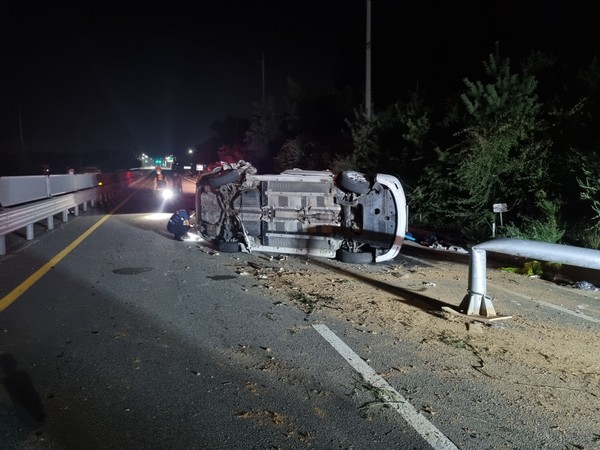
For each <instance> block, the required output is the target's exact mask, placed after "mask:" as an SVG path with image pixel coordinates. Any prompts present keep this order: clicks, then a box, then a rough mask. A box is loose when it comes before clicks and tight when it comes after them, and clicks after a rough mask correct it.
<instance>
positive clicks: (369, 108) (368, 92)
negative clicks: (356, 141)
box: [365, 0, 373, 120]
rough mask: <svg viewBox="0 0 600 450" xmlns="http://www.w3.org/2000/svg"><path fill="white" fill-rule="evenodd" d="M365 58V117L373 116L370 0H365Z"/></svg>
mask: <svg viewBox="0 0 600 450" xmlns="http://www.w3.org/2000/svg"><path fill="white" fill-rule="evenodd" d="M366 47H367V58H366V66H367V67H366V72H367V73H366V79H365V109H366V111H367V119H369V120H371V118H372V117H373V102H372V100H371V0H367V46H366Z"/></svg>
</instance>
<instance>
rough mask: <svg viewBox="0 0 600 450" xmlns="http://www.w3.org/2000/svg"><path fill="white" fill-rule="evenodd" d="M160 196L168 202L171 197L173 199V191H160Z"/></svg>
mask: <svg viewBox="0 0 600 450" xmlns="http://www.w3.org/2000/svg"><path fill="white" fill-rule="evenodd" d="M162 196H163V198H164V199H165V200H169V199H170V198H171V197H173V191H172V190H171V189H165V190H164V191H162Z"/></svg>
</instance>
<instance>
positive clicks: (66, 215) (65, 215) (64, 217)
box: [62, 209, 69, 222]
mask: <svg viewBox="0 0 600 450" xmlns="http://www.w3.org/2000/svg"><path fill="white" fill-rule="evenodd" d="M62 221H63V222H68V221H69V210H68V209H65V210H64V211H63V212H62Z"/></svg>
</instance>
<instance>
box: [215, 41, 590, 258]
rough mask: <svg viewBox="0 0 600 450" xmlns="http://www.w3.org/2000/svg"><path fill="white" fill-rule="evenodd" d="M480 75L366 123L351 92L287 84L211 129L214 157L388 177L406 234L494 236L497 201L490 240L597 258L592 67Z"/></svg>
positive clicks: (421, 93)
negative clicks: (404, 216) (400, 189)
mask: <svg viewBox="0 0 600 450" xmlns="http://www.w3.org/2000/svg"><path fill="white" fill-rule="evenodd" d="M482 68H483V70H482V73H481V75H478V76H477V78H479V79H472V78H468V77H465V78H464V79H463V80H462V83H459V85H457V86H456V88H455V89H454V90H453V91H452V92H449V93H448V94H447V95H446V96H444V97H443V98H442V97H440V96H439V95H438V96H436V97H434V98H431V97H430V96H429V95H428V93H427V91H426V90H423V89H419V88H417V89H415V90H413V91H410V92H407V94H406V96H405V98H403V99H400V100H397V101H394V102H392V103H389V104H387V105H385V106H384V107H382V108H379V109H375V113H374V115H373V116H372V117H371V118H368V117H367V116H366V114H365V110H364V107H357V105H360V104H361V101H362V99H361V96H360V95H359V94H357V92H356V91H355V90H354V89H352V88H349V87H339V86H338V87H336V88H333V89H331V90H330V91H328V92H314V91H311V90H309V89H306V88H304V87H302V86H300V85H299V84H297V83H295V82H294V81H293V80H288V85H289V89H288V94H287V96H286V98H283V99H273V98H270V99H267V101H265V102H264V103H260V104H257V105H256V107H255V112H254V114H253V115H252V117H251V118H250V120H248V121H247V127H240V124H239V120H238V119H233V118H230V117H229V118H226V119H225V120H224V121H216V122H214V123H213V125H212V128H213V130H214V131H215V132H216V133H217V134H219V135H221V136H223V137H224V142H225V145H223V146H222V147H221V148H220V149H219V152H218V156H217V158H218V159H220V160H235V159H247V160H249V161H251V162H253V163H254V164H255V165H256V166H257V167H258V168H259V171H261V172H268V171H272V170H274V171H282V170H285V169H289V168H294V167H300V168H306V169H330V170H332V171H333V172H339V171H341V170H344V169H354V170H360V171H364V172H367V173H374V172H383V173H389V174H392V175H395V176H397V177H398V178H399V179H400V180H401V181H402V183H403V185H404V188H405V190H406V192H407V200H408V202H409V205H410V211H411V217H410V224H411V225H413V226H421V227H427V228H430V229H435V230H438V231H439V232H444V233H453V234H455V235H457V236H460V237H461V238H463V239H464V240H465V241H466V243H470V242H478V241H481V240H483V239H487V238H489V237H490V236H491V233H492V229H493V225H494V224H496V222H498V217H497V214H496V213H495V212H494V211H493V209H492V205H493V204H496V203H501V204H506V206H507V212H505V213H504V215H503V226H501V227H500V226H498V227H497V228H496V235H501V236H506V237H519V238H526V239H535V240H540V241H545V242H555V243H558V242H560V243H569V244H574V245H580V246H584V247H590V248H600V159H599V158H598V151H599V144H600V139H599V130H600V127H599V126H598V121H599V120H600V110H599V104H600V103H599V101H598V100H599V98H598V95H599V94H598V92H599V91H598V87H599V84H600V64H599V61H598V59H597V58H596V57H592V58H591V59H590V60H589V61H587V62H585V63H584V64H580V65H573V63H569V64H566V63H565V62H564V61H561V60H559V58H557V57H556V56H553V55H551V54H547V53H542V52H539V51H533V52H531V53H530V54H529V56H527V57H526V58H524V59H523V60H522V61H520V62H519V63H518V64H513V63H512V62H511V60H510V58H505V57H502V56H501V55H500V53H499V51H498V50H496V51H495V52H494V53H492V54H490V55H489V56H488V57H487V59H486V60H485V61H483V62H482ZM232 122H235V130H236V132H235V133H228V129H230V128H231V126H232ZM241 129H242V130H245V132H240V130H241ZM496 225H500V224H496Z"/></svg>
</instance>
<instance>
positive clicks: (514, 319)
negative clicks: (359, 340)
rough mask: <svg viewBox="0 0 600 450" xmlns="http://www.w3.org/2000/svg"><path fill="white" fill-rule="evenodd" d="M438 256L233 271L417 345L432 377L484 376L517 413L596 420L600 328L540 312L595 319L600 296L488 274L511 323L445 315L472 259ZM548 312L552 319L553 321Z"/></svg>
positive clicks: (299, 303)
mask: <svg viewBox="0 0 600 450" xmlns="http://www.w3.org/2000/svg"><path fill="white" fill-rule="evenodd" d="M429 252H431V251H429ZM434 253H436V254H430V255H428V257H426V258H422V257H421V255H420V254H419V252H416V253H415V252H413V251H407V252H406V254H403V255H400V256H399V257H397V258H396V260H394V261H393V262H392V263H391V264H379V265H375V264H374V265H347V264H342V263H338V262H337V261H333V260H324V259H307V258H303V257H290V256H280V255H265V254H252V255H247V254H242V256H240V257H237V258H236V259H235V260H234V262H233V263H232V264H230V267H231V270H232V271H233V272H235V273H236V274H238V275H239V276H248V277H252V278H253V282H254V283H255V284H254V285H253V286H252V289H266V290H268V292H269V293H271V294H272V295H273V298H274V299H275V300H274V303H275V304H281V303H283V304H287V305H294V306H295V307H297V308H299V309H300V310H302V311H303V312H305V313H306V314H307V315H310V314H313V313H314V312H315V311H319V313H321V314H326V315H330V316H332V317H336V318H338V319H340V320H342V321H345V322H346V323H347V324H348V325H349V326H352V327H354V328H355V329H356V330H359V331H361V332H364V333H373V334H384V335H386V336H391V337H395V338H397V339H398V341H400V340H401V341H411V342H415V343H420V344H421V346H422V348H423V351H424V352H427V353H428V358H429V360H431V361H435V363H434V364H433V365H432V366H431V368H432V369H431V370H437V371H439V372H440V375H441V376H444V375H452V376H457V377H474V376H484V377H486V378H487V379H488V382H489V383H490V385H491V386H492V387H496V388H498V389H501V390H503V391H506V392H508V393H509V394H507V395H509V396H510V398H511V401H512V402H514V404H516V405H519V407H535V408H536V410H538V411H539V410H540V409H542V410H544V411H545V412H546V413H547V414H550V415H552V416H554V420H555V423H556V426H557V427H564V429H568V428H569V427H571V426H572V424H573V421H574V420H577V421H584V422H588V421H589V423H590V424H594V423H596V422H597V418H598V417H600V352H599V349H600V344H599V343H600V331H599V330H600V327H599V324H598V323H597V322H593V321H587V322H586V320H580V319H578V318H577V317H573V316H572V315H562V316H564V317H566V318H567V320H561V318H560V317H561V314H560V312H556V310H552V309H548V310H547V309H544V311H539V310H540V308H539V303H536V301H542V302H546V303H549V304H553V305H557V306H559V307H562V308H564V309H565V310H569V311H572V312H574V313H575V315H577V314H580V315H586V313H588V314H589V313H590V311H594V314H592V315H593V316H594V317H598V314H597V312H598V311H600V299H599V297H600V292H594V291H582V290H577V289H574V288H572V287H570V286H560V285H557V284H555V283H552V282H548V281H544V280H541V279H532V278H529V277H527V276H524V275H519V274H515V273H506V272H503V271H500V270H497V269H493V268H488V270H487V286H488V294H490V293H492V295H496V296H497V297H498V298H499V300H498V301H494V306H495V308H496V312H497V313H498V314H511V315H512V316H511V317H510V318H508V319H505V320H493V321H489V320H482V319H480V318H478V317H465V316H461V315H456V314H449V313H446V312H444V311H443V310H442V307H444V306H446V307H452V308H454V309H458V306H459V304H460V303H461V300H462V299H463V297H464V296H465V295H466V293H467V287H468V273H469V267H468V262H469V259H468V255H461V256H460V257H458V256H457V257H456V258H445V257H444V256H445V255H441V254H440V253H438V252H434ZM415 255H417V256H415ZM438 256H439V259H438V258H437V257H438ZM524 307H525V308H524ZM536 307H537V308H538V311H539V313H538V312H537V311H536ZM590 308H591V310H590ZM548 311H550V312H548ZM548 314H550V315H551V316H552V314H554V316H552V320H550V319H549V317H550V316H549V315H548ZM394 369H395V370H400V371H402V370H410V369H409V368H402V367H395V368H394ZM598 437H599V441H600V436H598Z"/></svg>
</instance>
